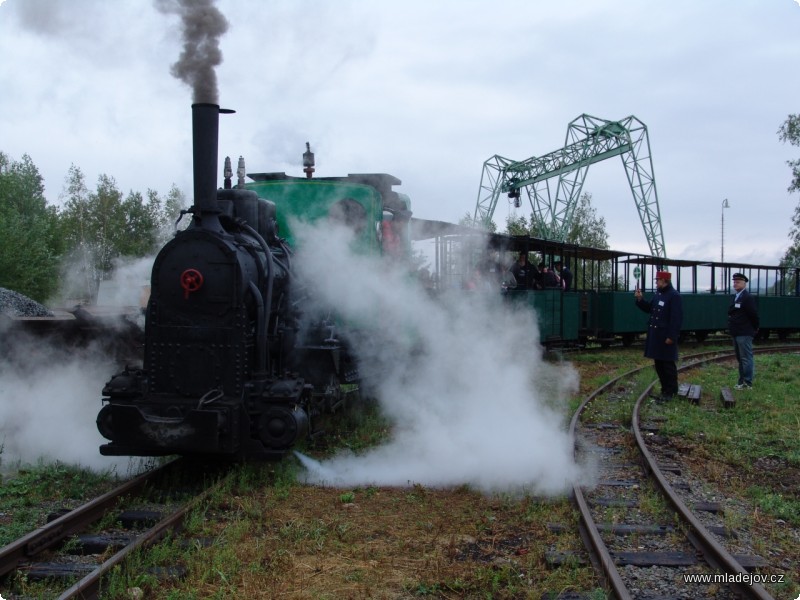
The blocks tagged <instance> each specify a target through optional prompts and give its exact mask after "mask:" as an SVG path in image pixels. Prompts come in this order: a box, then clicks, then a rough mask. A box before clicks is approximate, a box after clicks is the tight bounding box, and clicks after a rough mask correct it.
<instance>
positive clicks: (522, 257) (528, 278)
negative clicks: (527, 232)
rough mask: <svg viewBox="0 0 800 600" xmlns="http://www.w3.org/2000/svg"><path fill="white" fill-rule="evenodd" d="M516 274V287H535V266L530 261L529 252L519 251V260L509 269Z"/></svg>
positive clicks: (519, 288)
mask: <svg viewBox="0 0 800 600" xmlns="http://www.w3.org/2000/svg"><path fill="white" fill-rule="evenodd" d="M508 270H509V271H511V274H512V275H513V276H514V279H515V280H516V282H517V285H516V287H515V289H518V290H527V289H533V288H534V281H535V277H536V276H535V271H536V269H535V267H533V265H531V264H529V263H528V253H527V252H525V251H522V252H520V253H519V257H518V258H517V261H516V262H515V263H514V264H513V265H511V268H509V269H508Z"/></svg>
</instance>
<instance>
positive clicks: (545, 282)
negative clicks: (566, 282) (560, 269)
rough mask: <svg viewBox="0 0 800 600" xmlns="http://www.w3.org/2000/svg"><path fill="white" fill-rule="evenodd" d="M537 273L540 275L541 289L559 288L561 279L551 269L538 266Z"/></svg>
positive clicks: (542, 264)
mask: <svg viewBox="0 0 800 600" xmlns="http://www.w3.org/2000/svg"><path fill="white" fill-rule="evenodd" d="M539 272H540V273H541V274H542V287H543V288H545V289H553V288H560V287H561V278H560V277H559V276H558V273H556V272H555V271H554V270H553V269H551V268H550V267H548V266H547V265H546V264H544V263H540V264H539Z"/></svg>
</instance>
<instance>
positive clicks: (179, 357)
mask: <svg viewBox="0 0 800 600" xmlns="http://www.w3.org/2000/svg"><path fill="white" fill-rule="evenodd" d="M225 112H232V111H229V110H226V109H220V107H219V106H217V105H215V104H194V105H193V106H192V130H193V159H194V206H193V207H192V208H190V209H189V210H188V211H187V212H188V213H190V214H191V216H192V221H191V224H190V225H189V227H188V228H187V229H185V230H184V231H180V232H178V233H176V235H175V237H174V238H173V239H172V240H170V241H169V242H168V243H167V244H166V245H165V246H164V247H163V248H162V249H161V251H160V252H159V253H158V255H157V257H156V259H155V261H154V263H153V269H152V276H151V291H150V298H149V301H148V304H147V309H146V317H145V341H144V361H143V366H142V367H141V368H126V369H125V370H124V371H122V372H121V373H118V374H116V375H115V376H113V377H112V378H111V380H110V381H109V382H108V383H107V384H106V385H105V387H104V388H103V407H102V409H101V410H100V412H99V414H98V416H97V426H98V429H99V431H100V433H101V434H102V435H103V437H105V438H106V439H108V440H110V442H109V443H106V444H103V445H102V446H101V447H100V453H101V454H103V455H138V456H159V455H172V454H181V455H205V456H209V455H213V456H215V457H227V458H230V459H237V460H238V459H252V458H255V459H259V458H275V457H280V456H282V455H283V454H284V453H285V452H286V451H287V449H289V448H290V447H292V446H293V445H294V444H295V443H297V442H298V441H299V440H301V439H303V438H305V437H307V436H308V435H310V434H312V433H313V432H314V431H315V429H316V425H315V424H316V421H317V419H318V417H320V416H321V415H323V414H325V413H328V412H332V411H335V410H336V409H337V408H338V407H339V406H341V405H342V403H343V402H344V399H345V393H344V392H343V391H342V390H343V385H342V384H343V383H347V382H352V381H355V380H356V379H357V368H356V365H355V361H354V360H353V358H352V356H351V354H350V352H349V351H348V349H347V347H346V345H345V344H344V343H342V342H341V341H340V339H339V337H337V335H336V328H335V325H334V324H332V323H331V322H330V321H329V320H327V319H324V318H323V319H319V320H316V321H313V322H310V323H309V322H305V323H301V321H302V320H303V319H306V318H307V315H304V314H303V312H302V304H301V302H299V300H298V298H297V297H296V296H297V294H296V293H295V288H296V284H295V281H294V273H293V268H292V250H291V248H290V246H289V244H287V242H286V240H285V239H283V238H281V237H280V236H279V235H278V231H279V223H278V220H279V219H278V211H277V208H276V204H275V203H274V202H272V201H270V200H266V199H265V198H263V197H261V196H260V195H259V193H257V192H256V191H254V190H253V189H245V186H244V184H243V173H242V171H243V165H242V164H240V169H239V171H240V173H239V175H240V184H239V185H237V186H236V187H232V186H231V185H230V175H231V170H230V167H229V165H228V163H227V162H226V169H225V176H226V178H225V185H224V187H223V188H222V189H217V178H216V173H217V151H218V134H219V114H220V113H225ZM304 162H305V163H306V174H307V178H308V182H306V180H303V179H301V178H291V177H287V176H286V175H284V174H282V173H280V174H257V175H253V176H251V177H252V178H253V179H255V180H256V183H255V184H252V185H253V186H254V187H255V188H256V189H257V190H259V191H262V190H266V191H267V192H270V193H272V192H275V193H277V191H278V190H279V188H280V186H284V187H285V186H287V185H295V187H298V186H301V185H303V184H307V185H317V187H319V185H320V184H324V183H327V185H326V186H323V187H325V189H327V190H328V192H327V193H326V195H325V197H324V199H322V198H320V199H318V201H317V202H315V203H314V206H315V210H319V211H321V212H323V213H325V214H328V215H329V216H330V217H331V218H337V217H338V218H340V219H343V220H344V221H345V222H347V223H349V224H351V225H353V224H355V225H359V226H360V227H359V231H362V232H365V233H363V235H364V236H365V239H367V240H377V239H378V236H377V235H375V234H376V231H378V232H379V230H380V226H381V220H382V215H383V214H386V213H387V212H388V213H389V214H391V215H392V216H394V215H395V214H396V215H398V217H399V219H398V221H402V219H405V220H406V222H407V220H408V218H410V211H408V202H407V198H404V197H402V196H401V195H399V194H396V193H395V192H393V191H392V190H391V186H392V185H393V184H395V183H400V182H399V180H396V179H395V178H393V177H391V176H388V175H370V176H349V178H338V181H337V182H335V183H336V184H335V185H331V182H330V181H327V182H326V181H325V180H321V179H319V178H318V179H311V172H313V154H312V153H311V152H310V149H309V152H307V153H306V154H305V155H304ZM240 163H241V159H240ZM293 180H296V181H293ZM259 186H260V187H259ZM331 190H334V192H333V193H331ZM282 195H283V196H286V193H285V190H283V192H282ZM354 222H355V223H354ZM370 222H372V225H373V226H361V225H369V224H370ZM301 325H302V330H303V332H304V335H303V336H302V339H300V336H299V333H298V332H299V331H300V330H301Z"/></svg>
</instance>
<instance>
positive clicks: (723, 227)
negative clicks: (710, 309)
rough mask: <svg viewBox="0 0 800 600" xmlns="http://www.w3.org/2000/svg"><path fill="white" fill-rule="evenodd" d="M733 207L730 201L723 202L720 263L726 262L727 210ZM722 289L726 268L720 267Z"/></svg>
mask: <svg viewBox="0 0 800 600" xmlns="http://www.w3.org/2000/svg"><path fill="white" fill-rule="evenodd" d="M730 207H731V205H730V204H729V203H728V199H727V198H725V199H724V200H723V201H722V209H720V211H721V213H722V225H721V227H720V240H721V242H720V251H719V262H721V263H724V262H725V209H726V208H730ZM720 279H721V281H720V289H722V288H724V287H725V267H723V266H720Z"/></svg>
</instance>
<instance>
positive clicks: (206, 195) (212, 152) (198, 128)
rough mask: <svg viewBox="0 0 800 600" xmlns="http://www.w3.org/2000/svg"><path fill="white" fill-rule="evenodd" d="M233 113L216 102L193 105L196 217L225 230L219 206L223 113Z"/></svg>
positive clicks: (206, 225)
mask: <svg viewBox="0 0 800 600" xmlns="http://www.w3.org/2000/svg"><path fill="white" fill-rule="evenodd" d="M231 112H233V111H232V110H228V109H220V107H219V106H218V105H216V104H205V103H201V104H192V145H193V157H194V211H195V212H194V218H195V219H196V220H197V222H198V224H199V225H200V226H202V227H204V228H206V229H217V230H219V229H221V225H220V224H219V213H220V210H219V207H218V206H217V151H218V146H219V114H220V113H231Z"/></svg>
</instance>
